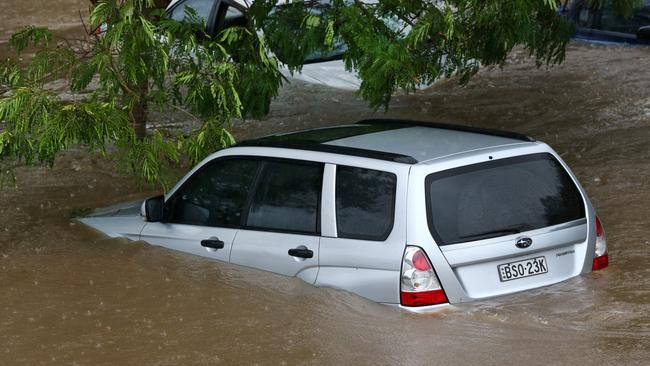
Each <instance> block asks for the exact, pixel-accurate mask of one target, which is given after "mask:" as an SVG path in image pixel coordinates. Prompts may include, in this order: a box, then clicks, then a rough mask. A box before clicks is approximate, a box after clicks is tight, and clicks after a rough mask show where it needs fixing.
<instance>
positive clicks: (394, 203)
mask: <svg viewBox="0 0 650 366" xmlns="http://www.w3.org/2000/svg"><path fill="white" fill-rule="evenodd" d="M339 167H346V168H353V169H366V170H374V171H377V172H381V173H386V174H390V175H392V176H393V177H395V186H394V187H393V200H392V202H391V214H390V218H391V220H390V225H389V226H388V227H387V228H386V231H385V232H384V233H382V235H381V236H371V235H358V234H357V235H354V234H353V235H345V234H344V235H341V232H340V229H339V221H338V220H339V218H338V210H337V207H336V188H337V185H336V184H337V182H338V175H339ZM398 184H399V179H398V176H397V174H395V173H393V172H389V171H385V170H380V169H373V168H366V167H360V166H352V165H345V164H337V165H336V173H335V175H334V220H335V222H336V237H337V239H352V240H365V241H373V242H385V241H386V240H387V239H388V237H390V234H392V233H393V228H394V227H395V211H396V206H397V185H398Z"/></svg>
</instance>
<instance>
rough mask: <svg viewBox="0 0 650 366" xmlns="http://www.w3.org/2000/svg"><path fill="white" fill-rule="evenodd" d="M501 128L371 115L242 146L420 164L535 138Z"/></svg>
mask: <svg viewBox="0 0 650 366" xmlns="http://www.w3.org/2000/svg"><path fill="white" fill-rule="evenodd" d="M532 141H535V140H534V139H532V138H530V137H528V136H525V135H522V134H518V133H514V132H507V131H501V130H492V129H483V128H475V127H469V126H462V125H452V124H443V123H430V122H419V121H409V120H397V119H370V120H364V121H360V122H358V123H356V124H352V125H343V126H334V127H323V128H317V129H311V130H305V131H298V132H291V133H284V134H276V135H271V136H266V137H262V138H259V139H255V140H248V141H242V142H241V143H239V144H237V146H259V147H280V148H292V149H300V150H310V151H322V152H330V153H335V154H343V155H352V156H361V157H367V158H373V159H380V160H388V161H394V162H398V163H406V164H416V163H419V162H423V161H427V160H431V159H436V158H440V157H443V156H447V155H451V154H456V153H461V152H466V151H470V150H476V149H482V148H489V147H496V146H503V145H511V144H518V143H522V142H532Z"/></svg>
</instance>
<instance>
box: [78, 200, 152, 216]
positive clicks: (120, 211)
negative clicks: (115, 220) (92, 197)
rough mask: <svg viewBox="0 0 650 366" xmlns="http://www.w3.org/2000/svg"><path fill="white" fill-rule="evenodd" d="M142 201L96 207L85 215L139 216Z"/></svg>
mask: <svg viewBox="0 0 650 366" xmlns="http://www.w3.org/2000/svg"><path fill="white" fill-rule="evenodd" d="M141 207H142V201H134V202H125V203H118V204H116V205H112V206H108V207H103V208H98V209H96V210H94V211H92V212H91V213H90V214H88V215H86V216H85V217H113V216H140V208H141Z"/></svg>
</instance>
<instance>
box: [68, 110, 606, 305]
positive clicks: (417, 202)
mask: <svg viewBox="0 0 650 366" xmlns="http://www.w3.org/2000/svg"><path fill="white" fill-rule="evenodd" d="M141 206H142V207H141ZM80 220H81V222H83V223H85V224H86V225H89V226H91V227H93V228H95V229H97V230H99V231H101V232H103V233H105V234H107V235H109V236H112V237H127V238H130V239H133V240H143V241H146V242H148V243H150V244H153V245H159V246H163V247H166V248H170V249H174V250H178V251H182V252H187V253H191V254H196V255H200V256H204V257H208V258H212V259H217V260H220V261H224V262H230V263H234V264H239V265H243V266H248V267H254V268H259V269H262V270H266V271H271V272H275V273H279V274H282V275H287V276H296V277H298V278H300V279H302V280H304V281H305V282H308V283H310V284H314V285H316V286H328V287H335V288H339V289H344V290H348V291H351V292H354V293H357V294H359V295H361V296H364V297H366V298H368V299H371V300H374V301H376V302H379V303H383V304H389V305H395V306H401V307H404V308H407V309H410V310H415V311H421V310H428V309H432V308H435V307H438V306H440V305H441V304H448V303H452V304H453V303H460V302H467V301H471V300H475V299H483V298H487V297H492V296H498V295H504V294H510V293H514V292H518V291H523V290H528V289H533V288H538V287H542V286H547V285H551V284H554V283H558V282H560V281H564V280H566V279H569V278H571V277H574V276H578V275H580V274H582V273H587V272H591V271H592V270H598V269H601V268H605V267H606V266H607V265H608V254H607V245H606V241H605V233H604V231H603V227H602V225H601V223H600V221H599V219H598V218H597V217H596V212H595V211H594V208H593V207H592V205H591V203H590V201H589V199H588V197H587V194H586V192H585V190H584V189H583V188H582V187H581V186H580V184H579V183H578V181H577V179H576V177H575V176H574V175H573V174H572V173H571V171H570V169H569V168H568V167H567V165H566V164H565V163H564V162H563V161H562V159H561V158H560V157H559V156H558V154H557V153H556V152H555V151H553V149H551V148H550V147H549V146H548V145H546V144H544V143H542V142H539V141H535V140H533V139H532V138H530V137H527V136H524V135H520V134H516V133H510V132H503V131H496V130H486V129H478V128H471V127H466V126H456V125H447V124H434V123H421V122H412V121H402V120H366V121H361V122H359V123H357V124H352V125H344V126H337V127H327V128H320V129H313V130H307V131H302V132H295V133H289V134H280V135H273V136H268V137H264V138H260V139H256V140H250V141H245V142H241V143H239V144H238V145H236V146H234V147H231V148H227V149H223V150H220V151H218V152H216V153H214V154H213V155H211V156H209V157H208V158H206V159H205V160H204V161H203V162H201V163H200V164H198V165H197V166H196V167H195V168H194V169H192V170H191V171H190V172H189V173H188V174H187V175H186V176H185V177H184V178H183V179H181V180H180V181H179V182H178V184H176V186H175V187H173V188H172V189H171V190H170V191H169V192H167V193H166V194H165V195H164V196H159V197H154V198H150V199H148V200H146V201H145V202H144V203H140V202H136V203H133V204H126V205H121V206H115V207H112V208H108V209H104V210H100V211H99V212H96V213H95V214H92V215H90V216H88V217H85V218H81V219H80Z"/></svg>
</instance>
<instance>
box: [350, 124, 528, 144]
mask: <svg viewBox="0 0 650 366" xmlns="http://www.w3.org/2000/svg"><path fill="white" fill-rule="evenodd" d="M357 124H368V125H375V124H386V125H404V127H409V126H412V127H431V128H440V129H445V130H454V131H462V132H471V133H479V134H483V135H491V136H498V137H505V138H510V139H515V140H521V141H528V142H534V141H535V139H534V138H532V137H530V136H527V135H524V134H521V133H517V132H510V131H503V130H495V129H490V128H481V127H472V126H464V125H453V124H450V123H439V122H426V121H413V120H407V119H392V118H372V119H364V120H362V121H359V122H357Z"/></svg>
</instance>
